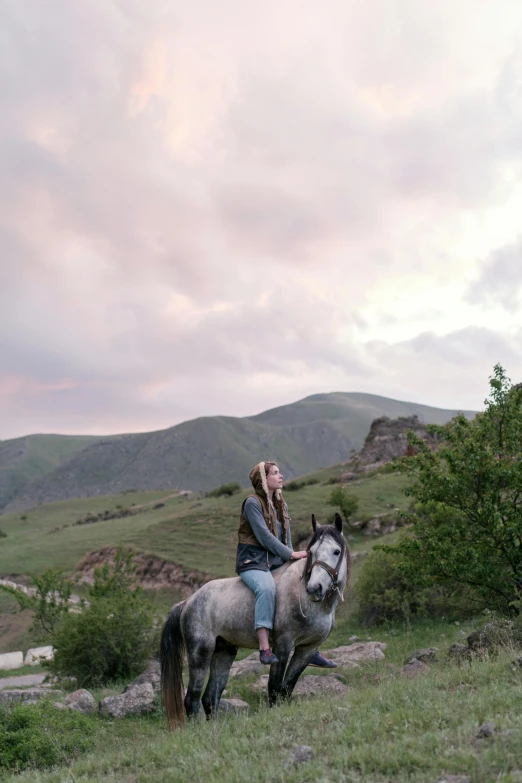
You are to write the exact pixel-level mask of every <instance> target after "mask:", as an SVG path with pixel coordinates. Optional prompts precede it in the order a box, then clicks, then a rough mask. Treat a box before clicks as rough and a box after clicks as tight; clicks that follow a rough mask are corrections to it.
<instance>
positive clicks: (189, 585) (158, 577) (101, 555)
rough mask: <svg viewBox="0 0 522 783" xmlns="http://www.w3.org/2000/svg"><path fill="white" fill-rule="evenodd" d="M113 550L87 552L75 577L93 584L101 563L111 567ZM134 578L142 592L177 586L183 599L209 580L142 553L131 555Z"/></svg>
mask: <svg viewBox="0 0 522 783" xmlns="http://www.w3.org/2000/svg"><path fill="white" fill-rule="evenodd" d="M115 556H116V547H111V546H106V547H103V549H97V550H96V551H94V552H90V553H89V554H88V555H85V557H84V558H83V559H82V560H80V562H79V563H78V565H77V566H76V574H77V576H78V577H79V578H80V581H82V582H86V583H87V584H93V581H94V569H95V568H98V567H100V566H102V565H103V564H104V563H109V564H113V563H114V558H115ZM134 564H135V565H136V577H137V579H138V580H139V583H140V585H141V586H142V587H143V588H144V589H145V590H161V589H162V588H164V587H169V588H171V587H176V588H178V589H179V590H181V594H182V596H183V598H188V597H189V596H190V595H192V593H195V592H196V590H198V589H199V588H200V587H201V585H203V584H205V582H208V580H209V579H210V578H211V577H210V576H209V575H208V574H204V573H202V572H201V571H196V570H195V569H187V568H184V567H183V566H181V565H179V564H178V563H172V562H171V561H169V560H164V559H163V558H161V557H156V556H155V555H148V554H145V553H144V552H136V553H135V554H134Z"/></svg>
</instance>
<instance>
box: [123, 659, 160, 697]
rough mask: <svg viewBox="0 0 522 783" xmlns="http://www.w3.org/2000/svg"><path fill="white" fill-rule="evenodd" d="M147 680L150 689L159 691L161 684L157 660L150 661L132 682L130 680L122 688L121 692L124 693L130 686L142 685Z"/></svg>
mask: <svg viewBox="0 0 522 783" xmlns="http://www.w3.org/2000/svg"><path fill="white" fill-rule="evenodd" d="M145 682H148V683H150V685H152V689H153V690H154V692H155V693H159V691H160V686H161V667H160V663H159V661H151V663H150V664H149V667H148V669H146V671H144V672H143V673H142V674H140V675H139V677H136V679H135V680H134V681H133V682H130V683H129V684H128V685H127V687H126V688H125V689H124V691H123V693H126V692H127V691H128V690H129V689H130V688H135V687H136V685H143V683H145Z"/></svg>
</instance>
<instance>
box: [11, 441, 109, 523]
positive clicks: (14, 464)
mask: <svg viewBox="0 0 522 783" xmlns="http://www.w3.org/2000/svg"><path fill="white" fill-rule="evenodd" d="M99 440H100V437H99V436H92V437H91V436H89V435H27V436H25V437H23V438H12V439H11V440H4V441H0V509H2V508H3V507H4V506H5V505H7V503H9V501H10V500H11V499H12V498H14V497H15V495H17V494H18V493H19V492H20V491H21V490H23V488H24V487H25V486H26V484H28V483H29V482H31V481H34V480H35V479H39V478H41V477H42V476H45V475H46V474H47V473H51V472H52V471H53V470H55V469H56V468H57V467H59V466H60V465H62V464H63V463H64V462H67V461H68V460H70V459H71V457H73V456H74V455H75V454H76V453H77V452H79V451H82V450H83V449H85V448H86V447H87V446H90V445H91V444H92V443H95V442H96V441H99Z"/></svg>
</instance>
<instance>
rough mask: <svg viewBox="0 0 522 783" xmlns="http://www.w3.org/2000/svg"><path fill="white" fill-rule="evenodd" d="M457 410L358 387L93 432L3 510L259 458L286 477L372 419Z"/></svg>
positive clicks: (346, 447)
mask: <svg viewBox="0 0 522 783" xmlns="http://www.w3.org/2000/svg"><path fill="white" fill-rule="evenodd" d="M456 412H457V411H456V410H447V409H441V408H433V407H431V406H426V405H421V404H419V403H410V402H403V401H401V400H394V399H391V398H387V397H382V396H379V395H372V394H365V393H363V392H330V393H321V394H317V395H311V396H309V397H305V398H303V399H301V400H298V401H296V402H294V403H289V404H287V405H282V406H278V407H275V408H271V409H269V410H267V411H263V412H261V413H259V414H255V415H254V416H245V417H241V418H239V417H234V416H203V417H198V418H196V419H191V420H189V421H185V422H181V423H180V424H176V425H174V426H173V427H169V428H167V429H164V430H155V431H152V432H144V433H135V434H132V433H131V434H121V435H116V436H113V437H112V436H105V437H103V438H96V437H94V436H93V438H94V440H93V442H92V443H90V444H88V445H87V446H86V447H85V448H83V449H80V448H78V449H76V451H74V449H73V451H74V453H72V454H71V456H70V458H69V459H64V460H62V461H61V463H60V464H58V465H57V466H56V467H55V468H54V469H52V470H49V471H47V472H45V473H43V474H42V475H41V476H40V477H37V478H36V479H35V480H32V481H27V482H26V484H25V485H24V486H22V487H20V488H19V490H18V491H17V492H16V494H15V495H14V496H12V497H11V498H10V499H9V500H8V501H7V502H6V503H4V505H3V510H4V511H5V512H6V513H9V512H13V511H19V510H23V509H27V508H30V507H32V506H35V505H37V504H39V503H48V502H53V501H56V500H65V499H68V498H74V497H89V496H96V495H105V494H110V493H114V492H124V491H128V490H130V489H151V490H153V489H181V488H183V489H194V490H208V489H212V488H213V487H215V486H217V485H219V484H221V483H225V482H228V481H240V482H242V483H244V481H245V475H246V474H248V471H249V469H250V467H251V466H252V465H253V464H255V462H256V461H259V460H260V459H262V458H272V459H275V460H277V461H278V463H279V465H280V467H281V469H282V472H283V473H284V474H285V475H286V476H287V477H288V478H291V477H293V476H296V475H300V474H303V473H307V472H310V471H312V470H316V469H317V468H319V467H322V466H325V465H331V464H334V463H338V462H342V461H346V460H348V459H349V457H350V452H351V451H352V450H354V449H355V450H356V449H359V448H361V446H362V444H363V442H364V438H365V436H366V434H367V432H368V430H369V428H370V425H371V422H372V421H373V420H374V419H375V418H378V417H380V416H389V417H391V418H396V417H398V416H409V415H413V414H417V415H418V416H419V418H420V419H421V420H422V421H425V422H426V423H439V424H441V423H444V422H445V421H448V420H449V419H450V418H452V417H453V416H454V415H455V414H456ZM463 412H464V413H465V415H467V416H468V417H472V416H474V415H475V412H474V411H463ZM29 437H31V436H29ZM32 437H35V436H32ZM39 437H43V438H45V437H46V436H39ZM48 437H56V436H48ZM61 437H63V438H67V437H79V438H81V437H82V436H61ZM83 437H89V436H83ZM6 443H9V441H3V442H2V443H1V444H0V445H4V444H6ZM0 457H1V451H0ZM2 469H3V470H4V471H5V466H3V465H2V463H1V460H0V472H1V471H2ZM0 500H1V497H0ZM0 507H1V506H0Z"/></svg>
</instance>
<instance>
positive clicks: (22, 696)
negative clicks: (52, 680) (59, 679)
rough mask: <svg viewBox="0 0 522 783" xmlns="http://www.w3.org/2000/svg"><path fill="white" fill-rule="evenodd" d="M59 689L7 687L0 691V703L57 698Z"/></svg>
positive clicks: (23, 702) (34, 701) (29, 701)
mask: <svg viewBox="0 0 522 783" xmlns="http://www.w3.org/2000/svg"><path fill="white" fill-rule="evenodd" d="M58 696H61V691H53V690H50V689H49V688H25V689H24V690H17V689H13V690H11V689H8V688H6V689H5V690H3V691H0V704H13V703H17V702H18V703H21V704H35V703H36V702H37V701H40V699H47V698H58Z"/></svg>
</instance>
